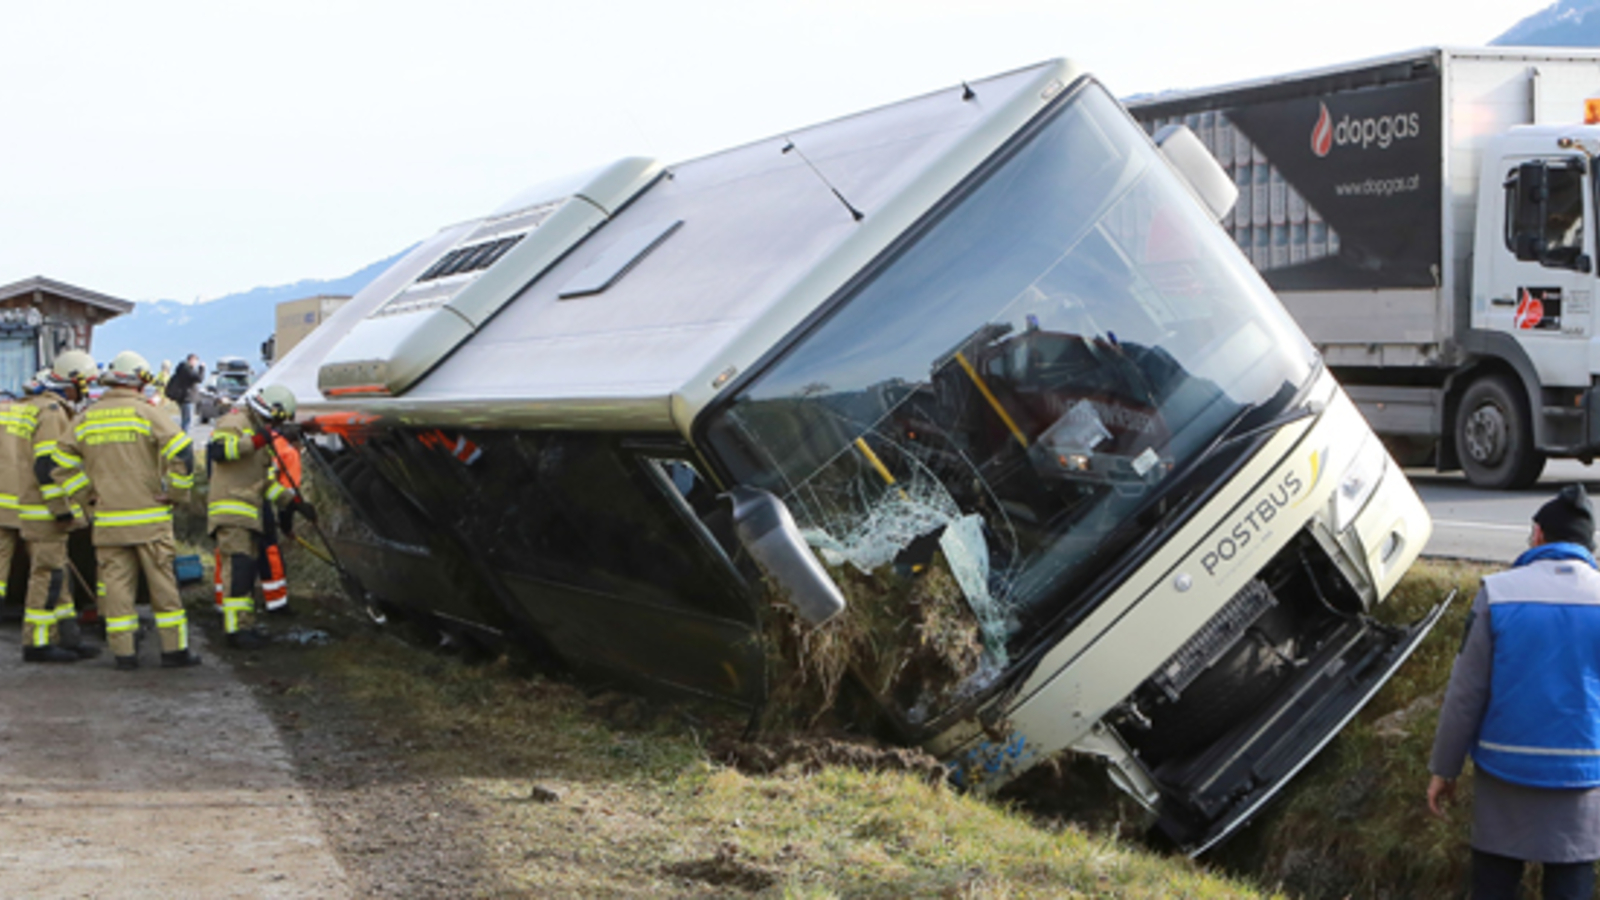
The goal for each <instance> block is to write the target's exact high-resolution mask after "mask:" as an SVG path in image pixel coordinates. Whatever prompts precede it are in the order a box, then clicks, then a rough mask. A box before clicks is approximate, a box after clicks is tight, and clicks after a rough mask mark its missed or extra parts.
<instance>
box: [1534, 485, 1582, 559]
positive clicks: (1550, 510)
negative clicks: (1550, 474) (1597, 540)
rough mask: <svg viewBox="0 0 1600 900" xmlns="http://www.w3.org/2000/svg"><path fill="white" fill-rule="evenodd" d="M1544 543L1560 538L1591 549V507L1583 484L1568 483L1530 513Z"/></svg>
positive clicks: (1556, 540)
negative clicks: (1559, 491) (1541, 533)
mask: <svg viewBox="0 0 1600 900" xmlns="http://www.w3.org/2000/svg"><path fill="white" fill-rule="evenodd" d="M1533 521H1535V522H1537V523H1539V528H1540V530H1542V531H1543V532H1544V539H1545V542H1546V543H1552V544H1553V543H1556V542H1558V541H1564V542H1567V543H1572V544H1582V545H1583V546H1585V547H1588V548H1589V549H1590V550H1593V549H1594V507H1593V506H1591V505H1589V495H1588V494H1586V493H1584V491H1583V485H1581V484H1569V485H1567V486H1566V487H1564V488H1562V489H1561V493H1559V494H1557V495H1556V498H1555V499H1554V500H1551V501H1550V502H1549V503H1546V504H1545V505H1543V506H1541V507H1539V511H1538V512H1536V513H1534V514H1533Z"/></svg>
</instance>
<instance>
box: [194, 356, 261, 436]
mask: <svg viewBox="0 0 1600 900" xmlns="http://www.w3.org/2000/svg"><path fill="white" fill-rule="evenodd" d="M253 377H254V375H253V373H252V372H251V371H250V363H248V362H246V361H245V360H244V359H242V358H240V357H237V356H224V357H222V358H221V359H219V360H217V368H216V371H214V372H213V373H212V375H211V377H210V378H207V379H206V381H205V383H204V384H202V385H200V391H199V395H198V396H197V397H196V398H195V414H196V415H198V416H199V417H200V421H201V422H202V423H205V422H210V421H211V420H212V419H217V418H220V417H221V416H222V414H223V413H225V412H227V411H228V407H230V406H232V405H233V404H234V402H235V401H237V400H238V399H239V398H240V397H243V396H244V392H245V390H247V389H248V388H249V387H250V382H251V380H252V379H253Z"/></svg>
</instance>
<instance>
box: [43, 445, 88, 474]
mask: <svg viewBox="0 0 1600 900" xmlns="http://www.w3.org/2000/svg"><path fill="white" fill-rule="evenodd" d="M50 458H51V459H52V460H55V464H56V465H58V466H61V467H63V468H67V469H80V468H82V467H83V457H81V456H74V455H73V454H71V453H68V452H67V451H65V450H61V449H57V450H56V451H55V452H54V453H51V454H50Z"/></svg>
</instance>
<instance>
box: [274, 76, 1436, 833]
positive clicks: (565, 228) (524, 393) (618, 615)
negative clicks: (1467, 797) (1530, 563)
mask: <svg viewBox="0 0 1600 900" xmlns="http://www.w3.org/2000/svg"><path fill="white" fill-rule="evenodd" d="M1158 137H1159V139H1158V140H1155V141H1153V140H1152V139H1151V138H1150V137H1148V136H1146V135H1145V134H1144V133H1143V132H1142V131H1141V130H1140V128H1139V126H1138V125H1137V124H1136V123H1135V122H1134V120H1133V119H1132V118H1130V117H1129V115H1128V114H1127V112H1126V111H1125V110H1124V109H1123V108H1122V107H1121V106H1120V105H1119V104H1118V103H1117V102H1116V100H1114V99H1113V98H1112V97H1111V95H1109V94H1108V93H1107V92H1106V91H1105V90H1104V89H1103V88H1102V87H1101V86H1100V85H1099V84H1097V83H1096V82H1095V81H1094V80H1093V79H1092V78H1091V77H1090V76H1089V75H1088V74H1086V73H1084V72H1083V71H1081V70H1079V69H1078V68H1076V67H1075V66H1074V65H1072V64H1071V63H1069V62H1066V61H1062V60H1057V61H1052V62H1047V63H1043V64H1040V65H1036V66H1032V67H1029V68H1025V69H1021V70H1018V71H1014V72H1009V73H1006V74H1002V75H998V76H995V77H992V78H986V79H983V80H977V81H971V82H968V83H962V84H957V85H953V86H951V87H949V88H947V89H944V90H939V91H936V92H934V93H930V94H927V95H925V96H921V97H916V98H913V99H910V100H906V101H903V102H900V103H895V104H891V105H888V106H884V107H881V108H878V109H873V110H869V111H866V112H862V113H858V114H855V115H851V116H847V117H844V118H841V119H837V120H834V121H830V122H825V123H823V124H820V125H815V126H811V127H807V128H799V129H795V130H792V131H788V132H785V133H783V134H779V135H775V136H773V137H770V138H766V139H763V140H758V141H755V142H753V143H749V144H746V145H743V146H740V147H735V148H733V149H730V150H726V151H723V152H720V153H714V154H712V155H709V156H705V157H702V158H699V159H691V160H688V161H685V162H681V163H676V164H670V165H665V164H662V163H660V162H658V161H656V160H653V159H648V158H629V159H624V160H619V161H617V162H614V163H611V164H609V165H606V166H603V167H602V168H600V169H598V170H596V171H594V172H590V173H586V174H584V175H582V176H578V177H575V178H572V179H566V180H562V181H560V182H556V183H551V184H547V185H543V186H540V187H536V188H533V189H531V190H529V191H527V192H524V193H523V194H520V195H518V196H517V197H515V198H513V199H512V200H511V201H510V202H509V203H507V204H506V205H504V206H503V207H502V208H500V209H498V210H496V211H494V212H493V213H491V214H490V215H487V216H485V217H483V218H480V219H475V220H472V221H468V222H463V223H461V224H458V225H453V226H450V227H447V228H445V229H443V230H441V231H440V232H439V233H438V234H436V235H434V236H433V237H431V238H428V239H426V240H424V241H422V242H421V243H420V244H419V245H418V246H417V247H416V248H415V249H414V250H413V251H411V252H410V253H409V254H408V255H406V256H405V257H404V258H403V259H401V260H400V261H399V262H398V263H396V264H395V265H394V267H393V268H391V269H390V270H388V271H387V272H386V273H385V274H383V275H382V276H380V277H379V278H378V279H376V280H375V281H374V282H373V283H372V284H371V285H369V286H368V287H367V288H366V289H364V290H363V291H362V292H361V293H360V294H358V295H357V296H356V297H355V298H354V299H352V300H351V301H350V302H349V303H347V304H346V305H345V306H344V307H342V308H341V309H340V310H339V311H338V312H336V313H335V314H334V315H333V316H332V317H331V318H330V319H329V320H328V321H327V322H326V323H325V324H324V325H323V326H322V327H321V328H319V329H317V330H316V331H314V332H312V333H311V334H310V335H309V336H307V337H306V339H305V340H304V341H303V342H302V343H301V344H300V345H299V346H297V347H295V348H294V350H293V351H292V352H290V353H289V354H288V355H287V356H286V357H284V358H283V359H282V360H281V361H280V362H279V363H278V364H277V365H276V366H274V367H273V368H272V369H271V370H270V371H269V372H268V373H267V374H266V376H265V377H264V379H263V382H262V383H263V384H264V385H270V384H282V385H285V386H287V387H289V388H290V389H292V390H293V391H294V392H295V393H296V394H297V395H298V396H299V398H300V399H301V405H300V410H301V412H300V417H301V419H302V420H309V421H314V422H315V423H316V429H315V430H316V431H320V433H319V434H316V435H315V436H314V437H313V438H311V441H310V447H311V450H310V452H309V453H308V454H307V460H308V461H307V465H308V467H309V468H311V469H312V470H313V471H314V473H315V477H316V479H317V481H318V485H319V487H320V488H322V489H323V490H327V491H332V492H335V493H336V494H337V495H339V496H341V497H342V498H343V499H344V500H345V505H346V506H347V507H348V514H340V515H334V516H325V517H324V519H325V521H332V520H337V523H338V527H337V528H335V529H334V536H333V541H334V544H335V546H336V548H337V550H338V554H339V557H340V558H341V559H342V560H343V561H344V563H345V564H346V565H347V566H348V567H349V568H350V570H351V571H352V572H353V573H354V574H356V575H357V576H358V578H359V580H360V581H361V582H363V583H364V586H365V588H364V589H365V590H367V591H370V593H371V594H372V595H374V596H375V597H377V598H378V599H377V602H378V603H379V604H380V605H381V607H382V609H383V611H384V612H385V613H387V614H397V615H409V616H413V617H425V620H426V621H427V622H429V623H432V624H434V625H435V626H436V627H439V628H441V629H444V630H446V631H447V632H449V633H451V634H454V635H457V636H459V637H461V638H462V639H464V640H473V641H480V642H502V641H514V642H517V643H519V644H521V645H524V646H527V647H530V648H533V649H534V650H535V651H536V652H540V653H545V654H548V655H549V657H550V658H552V659H554V660H555V661H557V662H558V663H559V664H561V665H563V666H565V667H568V668H570V669H571V670H573V671H575V672H576V673H578V674H579V675H580V676H583V677H591V678H596V679H605V680H607V681H608V682H609V683H616V682H618V681H621V682H625V683H628V684H632V685H636V686H638V687H640V688H641V689H646V690H668V691H672V692H679V693H686V694H690V695H694V696H698V697H704V698H714V699H716V700H719V701H724V702H726V703H728V704H732V705H734V706H736V707H740V708H744V709H747V710H759V709H761V708H762V707H763V706H764V705H765V704H769V703H772V702H774V698H775V697H776V696H778V695H779V694H782V693H783V692H784V690H785V689H786V688H789V687H793V686H794V685H793V683H792V682H791V681H789V680H785V679H786V678H788V679H792V678H793V676H792V675H788V676H786V675H784V672H785V671H792V670H785V669H783V668H781V667H777V666H776V664H775V663H774V659H775V658H777V657H780V656H781V655H782V654H783V653H784V652H788V651H793V652H796V653H797V654H798V656H799V658H800V664H801V665H804V664H805V663H806V660H807V658H808V657H807V654H808V653H815V652H819V651H818V648H820V647H822V646H823V645H825V644H831V645H832V646H835V647H840V646H845V647H850V648H852V651H851V653H850V654H849V655H848V666H847V668H848V672H849V676H850V677H849V682H850V684H851V690H852V691H853V694H852V697H853V698H855V699H859V698H860V697H865V698H867V700H868V704H867V705H868V707H869V708H871V709H872V710H873V713H872V715H871V716H868V717H867V719H869V720H870V721H871V723H872V727H873V728H874V729H876V730H877V731H878V733H880V734H883V735H887V736H888V737H890V738H892V739H893V740H897V741H902V742H905V743H907V744H915V745H920V746H923V747H926V748H928V749H929V750H930V751H931V752H933V753H935V754H937V755H938V756H939V757H940V758H941V759H943V760H945V761H946V762H947V763H948V765H949V766H950V769H951V773H952V777H953V778H954V779H955V780H956V781H958V782H959V783H961V784H964V785H967V786H969V787H972V788H974V789H977V790H993V789H995V788H998V787H999V786H1001V785H1003V784H1005V783H1006V782H1008V781H1010V780H1012V779H1014V778H1015V777H1016V776H1017V775H1019V774H1021V773H1022V772H1024V771H1026V770H1027V769H1029V768H1030V767H1032V766H1033V765H1035V764H1037V763H1039V762H1041V761H1044V760H1047V759H1049V758H1051V757H1052V756H1054V755H1056V754H1059V753H1061V752H1063V751H1068V750H1071V751H1076V752H1079V753H1085V754H1090V755H1092V756H1093V757H1095V758H1098V759H1100V760H1103V761H1104V762H1105V764H1106V766H1107V767H1108V769H1109V771H1110V774H1111V776H1112V777H1113V779H1114V780H1115V781H1116V782H1117V783H1118V784H1119V785H1121V786H1122V787H1123V788H1124V789H1126V790H1128V791H1129V792H1130V793H1131V794H1132V795H1133V796H1134V797H1136V798H1137V799H1138V800H1139V801H1140V802H1142V803H1144V804H1145V805H1146V806H1147V807H1148V808H1149V809H1150V810H1152V811H1153V812H1154V814H1155V816H1156V817H1157V820H1158V821H1159V823H1160V825H1161V827H1162V828H1163V829H1164V830H1165V831H1166V832H1168V833H1169V834H1170V835H1171V836H1172V837H1173V838H1174V839H1175V840H1176V841H1177V842H1178V843H1179V844H1180V845H1181V846H1183V847H1185V848H1187V849H1189V850H1190V851H1191V852H1199V851H1201V850H1203V849H1204V848H1206V847H1209V846H1211V845H1212V844H1214V843H1215V842H1216V841H1218V840H1220V839H1222V838H1223V837H1224V836H1225V835H1227V834H1228V833H1229V832H1230V831H1232V830H1233V829H1234V828H1236V827H1238V826H1239V825H1240V824H1242V823H1243V822H1245V821H1246V820H1248V819H1249V818H1250V817H1251V816H1252V815H1253V814H1254V813H1255V811H1256V810H1258V809H1259V808H1260V806H1261V804H1262V803H1264V802H1266V801H1267V799H1268V798H1270V797H1271V796H1272V795H1273V794H1274V793H1275V792H1276V791H1278V790H1279V789H1280V788H1281V787H1282V786H1283V785H1284V784H1285V783H1286V782H1287V781H1288V780H1289V779H1290V778H1291V777H1292V776H1293V774H1294V773H1295V772H1296V771H1298V770H1299V768H1300V767H1301V766H1302V765H1304V764H1305V763H1306V762H1307V761H1308V760H1309V759H1310V758H1311V756H1312V755H1313V754H1314V753H1316V751H1317V750H1318V749H1319V748H1320V747H1322V746H1323V745H1324V744H1325V743H1326V742H1327V741H1328V740H1329V739H1331V738H1332V736H1333V735H1334V734H1335V733H1336V732H1337V731H1338V730H1339V728H1340V727H1341V726H1342V725H1343V724H1344V723H1345V722H1346V721H1347V720H1348V719H1349V718H1350V717H1351V716H1352V715H1354V714H1355V712H1356V711H1357V710H1358V709H1359V708H1360V707H1361V706H1362V704H1363V703H1365V701H1366V700H1367V699H1368V698H1369V697H1370V696H1371V695H1372V693H1373V692H1374V691H1376V690H1377V689H1378V687H1379V686H1380V685H1382V684H1383V683H1384V681H1385V680H1386V679H1387V678H1388V677H1389V676H1390V675H1391V674H1392V673H1393V672H1394V671H1395V669H1396V668H1397V667H1398V666H1399V665H1400V664H1401V662H1402V661H1403V660H1404V659H1405V657H1406V655H1407V654H1408V653H1410V651H1411V650H1412V648H1413V647H1415V646H1416V644H1417V642H1418V641H1420V640H1421V638H1422V636H1423V635H1424V634H1425V633H1426V632H1427V629H1428V628H1429V627H1431V625H1432V623H1433V622H1435V621H1436V620H1437V617H1438V614H1439V610H1437V609H1436V610H1435V611H1434V612H1433V613H1432V614H1431V615H1429V616H1427V617H1425V618H1424V619H1423V620H1422V621H1420V622H1418V623H1415V624H1411V625H1406V626H1400V625H1393V624H1386V623H1383V622H1380V621H1379V620H1378V619H1377V617H1376V616H1375V615H1374V613H1375V612H1377V611H1378V607H1379V606H1380V604H1382V603H1383V601H1384V599H1385V597H1386V596H1387V595H1388V594H1389V593H1390V591H1391V589H1392V588H1393V587H1394V585H1395V583H1396V582H1397V581H1398V580H1399V578H1400V576H1401V575H1402V574H1403V573H1404V572H1405V571H1406V569H1407V567H1408V566H1409V565H1410V564H1411V563H1412V561H1413V560H1414V559H1415V558H1416V556H1417V554H1418V552H1419V551H1420V550H1421V549H1422V546H1423V544H1424V543H1425V542H1426V541H1427V538H1428V536H1429V533H1430V528H1431V523H1430V521H1429V519H1428V516H1427V514H1426V512H1425V511H1424V509H1423V507H1422V504H1421V503H1420V501H1419V500H1418V498H1417V496H1416V494H1415V493H1414V492H1413V491H1412V490H1411V487H1410V485H1409V484H1408V483H1407V482H1406V480H1405V478H1404V476H1403V474H1402V473H1401V472H1400V471H1399V469H1398V467H1397V466H1396V465H1395V464H1394V463H1393V462H1392V460H1391V459H1390V457H1389V455H1388V454H1387V453H1386V452H1385V450H1384V448H1383V446H1382V444H1381V443H1380V441H1379V440H1378V438H1377V437H1376V436H1375V435H1374V434H1373V433H1372V431H1371V430H1370V429H1369V428H1368V427H1367V425H1366V424H1365V423H1364V422H1363V421H1362V419H1361V416H1360V413H1359V412H1358V411H1357V410H1356V408H1355V406H1354V405H1352V404H1351V402H1350V400H1349V399H1348V398H1347V396H1346V395H1345V392H1344V391H1343V390H1342V389H1341V388H1340V387H1339V385H1338V384H1337V382H1336V381H1335V380H1334V378H1333V377H1332V375H1331V374H1330V373H1329V372H1328V370H1327V368H1326V367H1325V366H1324V365H1323V364H1322V362H1321V360H1320V359H1319V358H1318V356H1317V353H1316V351H1315V349H1314V348H1313V346H1312V345H1311V344H1310V342H1308V341H1307V340H1306V339H1305V337H1304V335H1303V334H1302V333H1301V332H1300V330H1299V329H1298V328H1297V327H1296V326H1295V324H1294V321H1293V320H1292V319H1291V318H1290V317H1289V316H1288V315H1287V313H1285V311H1284V309H1283V307H1282V305H1281V304H1279V303H1278V301H1277V299H1276V298H1274V297H1273V295H1272V293H1271V291H1270V290H1269V289H1268V288H1267V286H1266V284H1265V283H1263V281H1262V280H1261V278H1260V276H1259V275H1258V274H1257V273H1256V271H1255V270H1254V269H1252V268H1251V266H1250V264H1249V262H1248V260H1247V259H1246V258H1245V257H1244V256H1243V255H1242V254H1241V253H1240V252H1239V249H1238V248H1237V247H1236V246H1235V245H1234V243H1233V241H1232V240H1231V239H1230V238H1229V235H1228V234H1227V233H1226V232H1224V231H1223V230H1222V229H1220V228H1219V227H1218V226H1217V217H1218V216H1219V215H1222V214H1223V213H1224V212H1226V210H1227V209H1228V208H1229V207H1230V206H1231V204H1232V202H1233V193H1234V189H1233V186H1232V182H1231V181H1229V179H1228V178H1227V177H1226V176H1225V174H1224V173H1223V171H1222V170H1221V169H1220V168H1219V167H1218V166H1217V165H1216V164H1215V162H1214V161H1213V160H1212V158H1211V157H1210V155H1209V154H1207V153H1206V152H1205V150H1204V148H1203V147H1202V146H1201V144H1200V143H1199V141H1198V139H1197V138H1196V137H1195V136H1194V134H1192V133H1191V132H1190V131H1189V130H1188V129H1186V128H1183V127H1176V128H1172V129H1168V130H1166V131H1165V132H1164V133H1163V134H1161V135H1159V136H1158ZM853 702H854V700H853Z"/></svg>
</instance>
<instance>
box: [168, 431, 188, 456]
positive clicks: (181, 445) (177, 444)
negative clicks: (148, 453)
mask: <svg viewBox="0 0 1600 900" xmlns="http://www.w3.org/2000/svg"><path fill="white" fill-rule="evenodd" d="M193 443H194V441H192V440H190V439H189V436H188V435H187V434H184V433H182V432H179V433H177V434H175V435H173V436H172V439H171V440H169V441H167V443H166V445H165V446H164V447H162V448H161V458H162V459H172V458H173V457H174V456H177V455H178V454H179V453H182V452H183V451H184V450H185V449H186V448H187V447H189V446H190V445H192V444H193Z"/></svg>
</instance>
